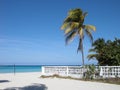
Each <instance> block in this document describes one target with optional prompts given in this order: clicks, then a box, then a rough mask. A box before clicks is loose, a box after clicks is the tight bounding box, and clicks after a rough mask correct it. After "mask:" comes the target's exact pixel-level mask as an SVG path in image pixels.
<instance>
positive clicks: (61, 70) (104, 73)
mask: <svg viewBox="0 0 120 90" xmlns="http://www.w3.org/2000/svg"><path fill="white" fill-rule="evenodd" d="M96 70H100V71H99V72H100V73H99V76H101V77H103V78H107V77H112V78H114V77H120V66H99V69H98V67H96ZM84 71H86V69H84ZM83 73H84V72H83V67H82V66H42V75H46V76H49V75H54V74H58V75H61V76H71V77H76V78H82V77H83Z"/></svg>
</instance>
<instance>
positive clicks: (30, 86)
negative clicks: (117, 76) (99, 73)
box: [0, 72, 120, 90]
mask: <svg viewBox="0 0 120 90" xmlns="http://www.w3.org/2000/svg"><path fill="white" fill-rule="evenodd" d="M0 90H120V85H114V84H106V83H97V82H88V81H78V80H70V79H59V78H45V79H43V78H40V73H39V72H35V73H17V74H15V75H14V74H13V73H11V74H0Z"/></svg>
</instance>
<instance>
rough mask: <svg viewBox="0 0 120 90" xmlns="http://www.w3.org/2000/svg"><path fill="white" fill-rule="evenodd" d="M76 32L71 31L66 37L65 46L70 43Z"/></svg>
mask: <svg viewBox="0 0 120 90" xmlns="http://www.w3.org/2000/svg"><path fill="white" fill-rule="evenodd" d="M76 34H77V32H75V31H73V32H71V33H70V34H69V35H66V40H65V41H66V44H68V43H69V42H70V41H72V40H73V38H74V37H75V36H76Z"/></svg>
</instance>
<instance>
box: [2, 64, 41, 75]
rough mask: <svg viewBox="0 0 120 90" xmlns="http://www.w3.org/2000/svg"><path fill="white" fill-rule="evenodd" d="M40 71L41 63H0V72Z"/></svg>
mask: <svg viewBox="0 0 120 90" xmlns="http://www.w3.org/2000/svg"><path fill="white" fill-rule="evenodd" d="M19 72H41V65H0V73H19Z"/></svg>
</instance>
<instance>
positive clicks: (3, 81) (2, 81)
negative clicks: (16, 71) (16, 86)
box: [0, 80, 10, 83]
mask: <svg viewBox="0 0 120 90" xmlns="http://www.w3.org/2000/svg"><path fill="white" fill-rule="evenodd" d="M5 82H10V81H9V80H0V83H5Z"/></svg>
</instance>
